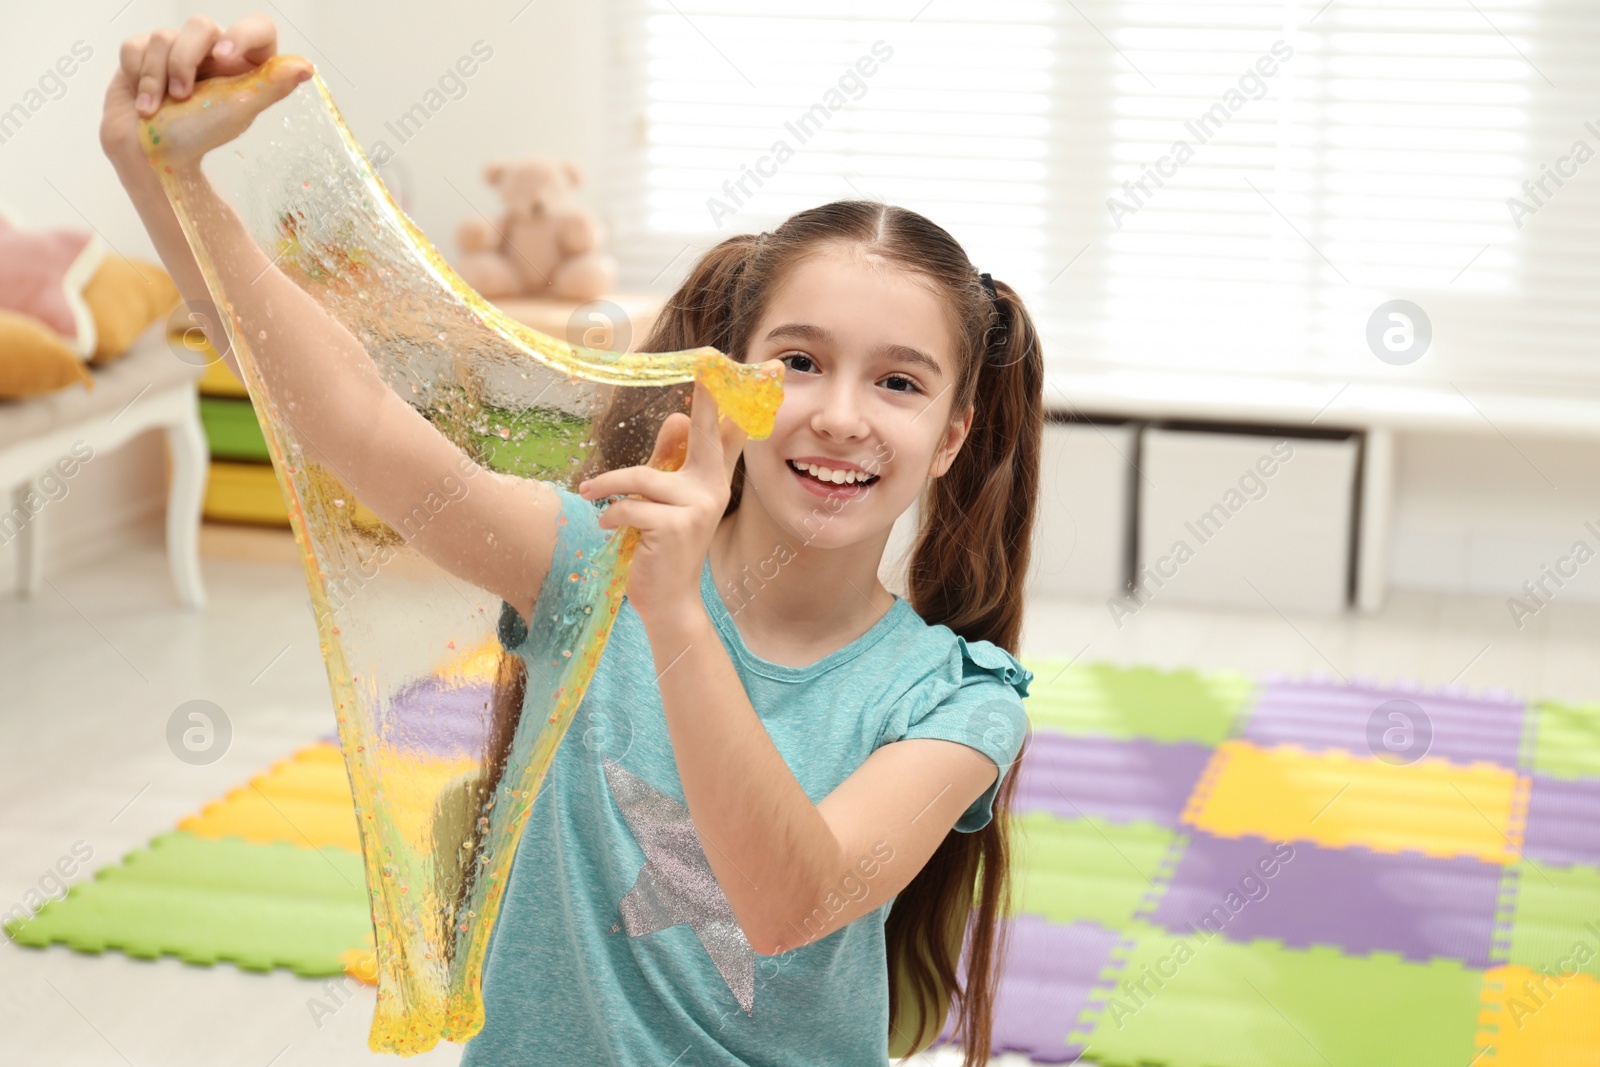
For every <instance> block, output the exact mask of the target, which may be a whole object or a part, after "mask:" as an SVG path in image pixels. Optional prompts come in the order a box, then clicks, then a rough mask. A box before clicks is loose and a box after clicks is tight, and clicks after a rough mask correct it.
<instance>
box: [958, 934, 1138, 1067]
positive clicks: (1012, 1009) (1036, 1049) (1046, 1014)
mask: <svg viewBox="0 0 1600 1067" xmlns="http://www.w3.org/2000/svg"><path fill="white" fill-rule="evenodd" d="M1010 923H1011V933H1010V939H1009V944H1008V948H1007V953H1006V960H1005V966H1004V968H1003V969H1002V971H1001V975H1000V986H999V989H998V990H997V991H996V994H995V1011H994V1028H993V1030H992V1032H991V1035H990V1044H991V1046H992V1050H993V1054H994V1055H996V1056H999V1055H1001V1054H1002V1053H1006V1052H1020V1053H1022V1054H1023V1055H1025V1056H1027V1057H1028V1058H1029V1059H1032V1060H1035V1061H1037V1062H1039V1063H1070V1062H1072V1061H1074V1060H1076V1059H1077V1058H1078V1057H1079V1056H1081V1055H1082V1054H1083V1046H1082V1045H1076V1044H1071V1043H1069V1042H1068V1040H1067V1035H1068V1034H1070V1033H1071V1032H1072V1031H1073V1030H1074V1029H1076V1024H1077V1021H1078V1016H1079V1015H1080V1014H1081V1013H1082V1012H1083V1009H1084V1007H1085V1006H1086V1005H1087V1004H1088V1003H1089V997H1090V994H1091V993H1093V992H1094V988H1095V985H1096V984H1097V983H1098V982H1099V979H1100V973H1101V971H1103V970H1104V969H1105V966H1106V964H1107V962H1108V961H1109V960H1110V958H1111V950H1112V949H1113V948H1115V947H1116V945H1117V942H1118V941H1119V940H1120V939H1121V935H1119V934H1117V933H1116V932H1114V931H1112V930H1107V929H1105V928H1104V927H1101V926H1097V925H1095V924H1094V923H1071V924H1068V925H1062V924H1060V923H1052V922H1046V921H1045V920H1044V919H1041V918H1039V917H1037V916H1034V915H1018V916H1014V917H1013V918H1012V919H1011V920H1010ZM961 975H962V981H965V980H966V961H965V959H963V960H962V964H961ZM953 1031H954V1014H953V1013H952V1015H951V1016H950V1017H949V1018H947V1019H946V1020H945V1027H944V1030H943V1031H942V1032H941V1033H940V1034H939V1036H938V1037H937V1038H936V1039H935V1040H934V1044H936V1045H942V1044H946V1043H948V1042H949V1041H950V1039H951V1037H952V1036H953Z"/></svg>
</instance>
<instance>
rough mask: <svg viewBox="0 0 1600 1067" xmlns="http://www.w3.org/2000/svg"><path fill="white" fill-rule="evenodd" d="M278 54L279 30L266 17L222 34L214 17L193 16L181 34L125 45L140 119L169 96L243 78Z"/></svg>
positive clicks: (166, 32) (156, 34) (161, 33)
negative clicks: (210, 81) (217, 79)
mask: <svg viewBox="0 0 1600 1067" xmlns="http://www.w3.org/2000/svg"><path fill="white" fill-rule="evenodd" d="M277 53H278V27H277V25H276V24H274V23H273V21H272V20H271V19H270V18H268V17H267V16H266V15H262V14H259V13H258V14H254V15H247V16H245V17H244V18H242V19H240V20H239V21H238V22H235V23H234V24H233V25H232V26H230V27H228V29H227V30H226V31H223V30H222V28H221V27H219V26H218V25H217V23H216V21H215V20H214V19H211V18H208V17H207V16H205V15H195V16H194V17H192V18H190V19H189V20H188V21H187V22H185V23H184V24H183V28H182V29H180V30H172V29H166V28H163V29H158V30H153V31H152V32H150V33H148V34H140V35H139V36H136V37H130V38H128V39H127V40H126V41H124V42H122V51H121V55H120V60H121V65H122V69H123V72H124V73H125V75H126V77H127V84H128V86H129V89H130V90H131V92H132V94H134V96H135V100H134V108H135V110H137V112H138V113H139V114H140V115H142V116H147V117H148V116H150V115H153V114H155V112H156V111H157V109H159V108H160V107H161V102H162V100H163V99H165V98H166V97H168V96H170V97H173V98H174V99H178V100H184V99H187V98H188V97H189V95H190V94H191V93H192V92H193V91H194V86H195V83H196V82H197V81H200V80H203V79H205V78H209V77H214V76H216V75H219V74H224V75H225V74H242V73H244V72H245V71H247V70H253V69H254V68H256V67H259V66H260V65H261V64H262V63H265V62H266V61H267V60H268V59H271V58H272V57H273V56H275V55H277Z"/></svg>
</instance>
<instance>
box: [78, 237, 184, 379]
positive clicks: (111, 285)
mask: <svg viewBox="0 0 1600 1067" xmlns="http://www.w3.org/2000/svg"><path fill="white" fill-rule="evenodd" d="M83 299H84V302H85V303H87V304H88V305H89V313H90V314H91V315H93V316H94V324H95V328H96V329H97V330H98V332H99V340H98V341H97V342H96V343H95V348H94V355H92V356H90V357H89V362H90V363H93V364H95V365H96V366H99V365H102V364H106V363H109V362H111V361H112V360H114V359H116V358H117V357H118V356H120V355H122V354H123V353H124V352H126V351H127V350H128V349H129V347H131V346H132V344H133V342H134V340H135V339H137V338H138V336H139V335H140V334H142V333H144V331H145V329H146V328H148V327H149V325H150V324H151V323H152V322H155V321H156V320H157V319H159V318H161V317H163V316H164V315H166V314H167V313H168V312H170V311H171V310H172V309H173V308H175V307H177V306H178V304H179V303H181V302H182V298H181V296H180V295H179V293H178V287H177V285H176V284H174V283H173V281H172V276H171V275H170V274H168V273H167V272H166V271H164V270H162V269H161V268H160V267H159V266H157V265H156V264H154V263H147V262H145V261H144V260H140V259H136V260H127V259H124V258H122V257H121V256H107V257H106V258H105V260H104V261H103V262H102V263H101V264H100V268H99V269H98V270H96V271H95V272H94V276H93V277H92V278H90V279H89V284H88V285H86V286H84V287H83Z"/></svg>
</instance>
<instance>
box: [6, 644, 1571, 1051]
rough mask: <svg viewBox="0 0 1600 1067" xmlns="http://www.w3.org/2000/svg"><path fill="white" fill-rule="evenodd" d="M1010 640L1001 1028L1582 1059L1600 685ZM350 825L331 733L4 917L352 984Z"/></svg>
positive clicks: (356, 897)
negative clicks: (1279, 667)
mask: <svg viewBox="0 0 1600 1067" xmlns="http://www.w3.org/2000/svg"><path fill="white" fill-rule="evenodd" d="M494 662H495V659H494V655H493V649H491V648H489V647H487V646H485V647H484V648H481V649H478V650H475V651H473V650H468V651H464V652H463V653H462V654H461V655H460V656H459V657H458V659H457V660H456V661H455V662H454V663H453V664H452V665H451V671H452V673H453V675H454V676H456V677H458V678H461V679H463V680H464V684H463V685H461V686H460V687H459V689H458V692H461V693H462V694H471V693H472V692H474V690H476V693H477V696H476V697H473V698H472V699H478V700H486V699H488V696H489V692H490V683H491V679H492V675H491V671H492V665H493V663H494ZM1023 662H1024V664H1025V665H1026V666H1028V668H1029V669H1030V670H1032V671H1033V672H1034V674H1035V682H1034V684H1033V686H1032V689H1031V691H1030V695H1029V697H1028V698H1027V700H1026V704H1027V707H1028V711H1029V715H1030V717H1031V719H1032V723H1033V734H1032V738H1031V740H1030V742H1029V748H1028V750H1027V753H1026V755H1025V756H1024V758H1023V762H1022V764H1021V771H1020V775H1021V780H1020V782H1019V784H1018V794H1017V800H1018V804H1017V808H1016V810H1015V811H1014V813H1013V816H1012V818H1013V823H1012V826H1013V829H1014V831H1015V832H1016V834H1017V840H1018V857H1017V864H1018V865H1017V888H1016V894H1015V898H1014V902H1013V903H1014V913H1013V915H1012V916H1011V919H1010V928H1011V933H1010V951H1009V957H1008V959H1007V964H1006V970H1005V973H1004V976H1003V979H1002V983H1001V987H1000V993H999V998H998V1003H997V1010H996V1017H997V1018H996V1026H995V1037H994V1051H995V1052H996V1053H997V1054H998V1053H1001V1052H1008V1051H1009V1052H1021V1053H1025V1054H1026V1055H1028V1056H1029V1057H1031V1058H1033V1059H1035V1060H1038V1061H1041V1062H1046V1063H1062V1062H1070V1061H1072V1060H1074V1059H1075V1058H1079V1059H1081V1062H1094V1063H1106V1064H1118V1065H1127V1067H1142V1065H1151V1064H1161V1065H1173V1067H1176V1065H1189V1067H1297V1065H1305V1067H1386V1065H1393V1067H1431V1065H1435V1064H1436V1065H1439V1067H1467V1065H1469V1064H1473V1063H1476V1064H1480V1065H1483V1064H1497V1065H1502V1067H1503V1065H1508V1064H1510V1065H1518V1067H1522V1065H1541V1067H1543V1065H1548V1067H1558V1065H1559V1067H1580V1065H1589V1064H1597V1065H1600V818H1597V815H1600V705H1583V706H1578V705H1567V704H1561V703H1558V702H1553V701H1534V702H1528V701H1524V700H1518V699H1515V698H1513V697H1512V696H1511V695H1509V694H1505V693H1498V692H1471V693H1469V692H1465V691H1455V690H1451V691H1437V690H1424V689H1420V688H1406V687H1397V686H1386V687H1385V686H1378V685H1376V684H1360V683H1357V684H1349V685H1347V684H1344V683H1334V682H1330V681H1328V680H1326V679H1321V678H1288V677H1263V678H1250V677H1247V676H1244V675H1240V674H1233V673H1197V672H1187V671H1179V672H1161V671H1156V670H1152V669H1148V668H1142V667H1139V668H1120V667H1114V666H1110V665H1106V664H1090V665H1084V664H1077V665H1073V666H1070V667H1068V666H1067V665H1065V664H1064V663H1056V662H1050V661H1041V660H1032V659H1028V658H1024V660H1023ZM467 699H468V697H467V696H466V695H463V697H462V700H463V701H466V700H467ZM463 713H465V712H464V711H463ZM357 848H358V842H357V830H356V818H355V814H354V811H353V810H352V806H351V799H350V792H349V788H348V786H347V784H346V782H345V780H344V777H343V767H342V763H341V760H340V757H339V753H338V750H337V744H336V741H335V740H334V739H331V738H330V739H327V740H325V741H322V742H319V743H317V744H313V745H310V746H308V747H306V748H304V749H302V750H300V751H299V752H297V753H295V754H294V755H293V756H292V757H290V758H289V759H286V760H284V761H282V762H281V763H279V764H277V765H276V766H274V767H272V768H271V769H270V770H268V771H267V772H266V773H264V774H262V775H260V776H258V777H257V778H255V779H253V780H252V781H251V782H249V783H248V784H246V785H244V786H242V787H241V788H239V789H236V790H234V791H233V792H232V793H230V794H228V795H227V796H226V797H224V798H222V799H220V800H218V801H216V802H214V803H212V804H209V805H207V806H206V807H205V808H204V809H203V810H202V811H201V812H200V813H199V814H197V815H195V816H194V817H192V818H189V819H186V820H184V821H183V822H182V823H181V824H179V826H178V827H177V829H176V830H175V831H173V832H172V833H169V834H165V835H163V836H161V837H158V838H156V839H155V840H154V841H152V842H151V843H150V846H149V847H148V848H146V849H144V850H141V851H138V852H135V853H133V854H131V855H129V856H128V857H127V858H125V859H124V860H123V862H122V864H121V865H120V866H116V867H112V868H109V869H107V870H103V871H101V872H100V873H99V874H98V875H97V876H96V878H95V879H94V880H93V881H90V882H86V883H81V884H79V885H77V886H75V887H74V888H73V889H72V891H71V893H70V895H69V896H68V897H67V899H66V900H64V901H60V902H56V903H52V904H48V905H46V906H45V908H44V909H43V910H41V911H40V912H39V914H38V915H37V916H36V917H35V918H34V919H33V920H32V921H31V922H27V923H25V924H23V925H20V926H18V927H16V928H15V929H14V930H13V931H12V933H13V936H14V937H15V938H16V940H18V941H19V942H21V943H23V944H28V945H46V944H49V943H52V942H61V943H65V944H68V945H71V946H73V947H74V948H78V949H81V950H86V951H101V950H104V949H107V948H112V949H119V950H121V951H124V952H127V953H129V954H131V955H139V956H154V955H157V954H160V953H171V954H175V955H177V956H180V957H182V958H184V959H188V960H193V961H199V962H211V961H215V960H231V961H233V962H235V963H237V964H238V965H239V966H242V967H249V968H267V967H274V966H281V967H288V968H292V969H293V970H295V971H296V972H298V973H300V974H303V975H307V976H321V975H330V974H338V973H340V972H341V971H348V972H349V973H352V974H355V975H358V976H363V977H366V978H368V979H369V980H370V976H371V973H372V967H373V962H374V961H373V959H372V955H371V945H372V940H371V935H372V927H371V923H370V921H369V919H368V915H367V904H366V900H365V896H364V893H363V886H362V868H361V862H360V856H359V853H358V851H357Z"/></svg>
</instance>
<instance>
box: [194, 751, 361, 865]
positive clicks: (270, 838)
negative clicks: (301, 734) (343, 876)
mask: <svg viewBox="0 0 1600 1067" xmlns="http://www.w3.org/2000/svg"><path fill="white" fill-rule="evenodd" d="M178 829H180V830H187V831H189V832H190V833H192V834H195V835H197V836H199V837H209V838H223V837H239V838H243V839H244V840H246V841H251V842H254V843H256V844H260V845H266V844H272V843H274V842H278V841H282V842H286V843H288V844H291V845H297V846H299V847H301V848H324V847H326V846H329V845H333V846H335V847H338V848H345V849H349V850H350V851H352V852H360V851H361V839H360V836H359V835H358V833H357V831H356V813H355V803H354V801H352V800H351V799H350V779H349V777H348V776H347V775H346V773H345V769H344V759H343V757H342V756H341V755H340V753H339V748H338V746H337V745H332V744H328V743H326V742H322V743H318V744H315V745H308V746H306V747H305V748H302V749H301V750H300V751H298V752H296V753H295V754H294V755H292V756H290V757H289V758H288V759H285V760H280V761H278V762H277V763H275V764H273V765H272V766H271V767H270V768H268V769H267V770H266V771H264V772H262V773H261V774H258V775H256V776H255V777H254V778H252V779H250V781H249V782H247V783H246V784H245V785H242V786H240V787H239V788H238V789H234V790H232V791H231V792H229V793H228V794H227V795H226V796H224V797H223V798H222V799H221V800H214V801H212V802H211V803H209V804H207V805H206V806H205V807H204V808H202V809H201V810H200V813H199V814H198V815H191V816H189V817H188V818H187V819H184V820H183V821H182V822H180V823H178Z"/></svg>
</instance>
